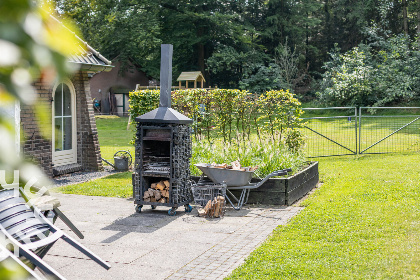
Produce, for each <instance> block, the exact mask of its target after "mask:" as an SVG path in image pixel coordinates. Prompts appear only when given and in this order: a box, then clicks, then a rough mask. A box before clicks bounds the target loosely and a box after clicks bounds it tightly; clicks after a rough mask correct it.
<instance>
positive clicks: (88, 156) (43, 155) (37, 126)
mask: <svg viewBox="0 0 420 280" xmlns="http://www.w3.org/2000/svg"><path fill="white" fill-rule="evenodd" d="M70 79H71V81H72V83H73V85H74V87H75V90H76V117H77V163H79V164H80V165H81V166H82V169H83V170H87V171H94V170H102V169H103V166H102V162H101V153H100V148H99V141H98V132H97V129H96V122H95V117H94V113H93V107H92V98H91V95H90V88H89V81H88V77H87V73H86V72H80V71H79V72H77V73H76V74H75V75H74V76H73V77H71V78H70ZM34 87H35V89H36V91H37V92H38V100H39V101H41V102H40V103H41V104H42V106H44V107H43V108H42V110H43V111H44V112H47V114H46V115H47V116H48V117H49V119H47V120H44V122H42V123H39V122H38V121H37V119H36V118H35V115H34V113H33V110H32V109H31V108H30V107H29V106H26V105H23V106H22V107H21V125H22V130H23V133H24V135H23V137H22V148H23V153H24V154H25V156H27V157H29V158H31V159H33V160H34V161H35V162H37V163H38V164H39V165H40V166H41V168H42V169H43V170H44V172H45V173H46V174H47V175H48V176H52V175H53V165H52V144H51V127H52V125H51V119H50V117H51V109H52V90H53V86H51V85H48V84H45V83H43V82H42V81H37V82H35V83H34ZM41 131H42V132H43V133H41ZM43 135H44V136H45V137H44V136H43Z"/></svg>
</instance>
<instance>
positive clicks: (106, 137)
mask: <svg viewBox="0 0 420 280" xmlns="http://www.w3.org/2000/svg"><path fill="white" fill-rule="evenodd" d="M105 117H107V118H105ZM127 123H128V117H116V118H115V116H99V118H96V127H97V128H98V137H99V144H100V146H101V156H102V157H103V158H104V159H106V160H108V161H110V162H111V163H113V162H114V154H115V153H116V152H118V151H119V150H127V151H130V153H131V156H132V157H133V162H134V145H131V144H130V141H131V140H132V139H133V135H134V127H133V125H131V126H130V129H129V130H127Z"/></svg>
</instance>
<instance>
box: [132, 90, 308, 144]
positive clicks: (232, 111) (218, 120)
mask: <svg viewBox="0 0 420 280" xmlns="http://www.w3.org/2000/svg"><path fill="white" fill-rule="evenodd" d="M158 104H159V91H158V90H141V91H135V92H131V93H130V114H131V116H132V119H133V120H134V118H135V117H137V116H139V115H141V114H144V113H146V112H148V111H151V110H153V109H155V108H157V107H158ZM172 104H173V107H174V108H175V109H176V110H178V111H179V112H181V113H183V114H184V115H186V116H188V117H189V118H191V119H192V120H193V125H192V127H193V129H194V136H195V139H197V140H203V139H206V140H207V141H208V142H209V143H210V142H212V141H214V140H216V139H218V138H219V137H220V138H221V139H223V142H224V143H228V144H237V145H239V143H241V142H242V143H245V142H246V141H249V140H250V139H251V133H252V132H253V131H256V132H257V135H258V139H259V141H260V144H261V143H262V142H261V141H263V139H264V138H267V137H268V135H270V138H271V141H272V142H273V143H277V145H280V144H281V143H283V142H284V141H285V140H286V138H287V137H288V138H290V137H291V136H290V135H293V137H292V138H293V139H294V140H293V141H291V140H290V139H291V138H290V139H289V140H288V144H287V145H288V146H290V149H292V150H294V151H297V150H298V149H299V148H300V147H301V146H302V145H303V137H301V135H300V134H298V133H294V134H293V133H291V131H293V130H295V129H296V128H298V127H300V121H299V118H300V116H301V114H302V113H303V112H302V110H301V108H300V102H299V101H298V100H297V99H296V98H295V97H294V95H293V94H292V93H291V92H289V91H288V90H286V91H284V90H272V91H268V92H265V93H264V94H262V95H260V96H257V95H255V94H252V93H250V92H248V91H246V90H237V89H214V90H211V91H208V90H204V89H188V90H176V91H173V92H172ZM213 128H215V129H214V130H213ZM286 130H287V131H288V133H287V134H285V135H283V134H284V133H283V132H284V131H286ZM299 137H300V138H299Z"/></svg>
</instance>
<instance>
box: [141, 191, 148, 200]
mask: <svg viewBox="0 0 420 280" xmlns="http://www.w3.org/2000/svg"><path fill="white" fill-rule="evenodd" d="M149 197H150V195H149V192H148V191H145V192H144V195H143V199H146V198H149Z"/></svg>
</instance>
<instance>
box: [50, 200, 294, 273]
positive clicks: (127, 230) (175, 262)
mask: <svg viewBox="0 0 420 280" xmlns="http://www.w3.org/2000/svg"><path fill="white" fill-rule="evenodd" d="M57 197H58V198H59V199H60V202H61V204H62V206H61V207H60V209H61V210H62V211H63V212H65V214H66V215H67V216H68V217H69V219H70V220H71V221H72V222H73V223H74V224H75V225H76V226H77V227H78V228H79V229H80V230H81V231H82V233H83V234H84V235H85V239H83V240H79V241H80V242H81V243H82V244H84V245H85V246H86V247H88V248H89V249H91V250H92V251H93V252H94V253H96V254H98V255H99V256H100V257H101V258H103V259H104V260H106V261H108V262H110V264H111V266H112V268H111V269H110V270H109V271H106V270H104V269H102V268H101V267H100V266H99V265H97V264H96V263H94V262H93V261H91V260H88V258H86V257H85V256H84V255H83V254H81V253H79V252H78V251H77V250H76V249H74V248H72V247H71V246H69V245H67V244H66V243H65V242H57V243H56V244H55V245H54V246H53V248H52V249H51V250H50V252H49V254H48V255H47V256H46V257H45V260H46V261H48V263H49V264H50V265H51V266H52V267H53V268H56V269H57V270H58V271H59V272H60V273H62V274H63V275H64V276H65V277H67V278H68V279H81V280H82V279H95V280H101V279H104V280H107V279H136V278H137V279H145V280H148V279H151V280H154V279H178V280H179V279H223V278H224V277H226V276H227V275H229V274H230V273H231V272H232V271H233V269H235V268H236V267H238V266H239V265H240V264H242V263H243V261H244V259H245V258H246V257H247V256H248V255H249V254H250V253H251V252H252V251H253V250H254V249H255V248H256V247H258V246H259V245H260V244H261V243H262V242H263V241H264V240H265V239H266V238H267V237H268V236H270V235H271V234H272V231H273V230H274V229H275V228H276V227H277V226H278V225H283V224H285V223H286V222H287V221H288V219H290V218H291V217H293V216H294V215H296V214H297V213H299V211H300V210H301V208H299V207H274V208H270V207H269V206H264V207H260V206H258V207H246V208H245V209H242V210H240V211H235V210H228V211H227V212H226V215H225V217H224V218H222V219H212V220H210V219H203V218H200V217H196V216H193V215H192V214H190V213H188V214H186V213H184V212H183V211H182V210H181V211H179V213H177V215H176V216H168V215H167V207H158V209H157V210H151V209H149V208H147V207H145V209H144V211H143V212H142V213H135V212H134V205H133V201H132V200H129V199H121V198H106V197H88V196H78V195H64V194H57ZM168 209H169V208H168ZM57 225H58V226H59V227H60V228H62V229H63V230H65V231H66V232H68V233H69V234H70V235H71V236H74V237H75V235H74V234H73V233H72V232H71V231H69V230H68V228H67V227H66V226H65V225H64V224H63V223H61V222H59V221H58V222H57ZM75 238H76V239H77V237H75Z"/></svg>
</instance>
